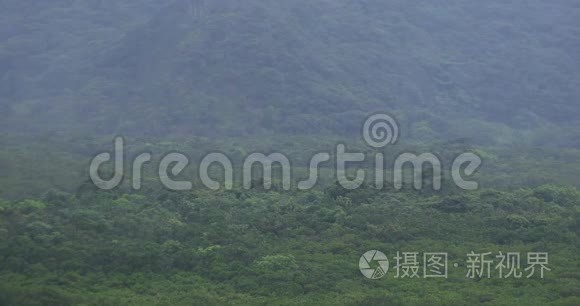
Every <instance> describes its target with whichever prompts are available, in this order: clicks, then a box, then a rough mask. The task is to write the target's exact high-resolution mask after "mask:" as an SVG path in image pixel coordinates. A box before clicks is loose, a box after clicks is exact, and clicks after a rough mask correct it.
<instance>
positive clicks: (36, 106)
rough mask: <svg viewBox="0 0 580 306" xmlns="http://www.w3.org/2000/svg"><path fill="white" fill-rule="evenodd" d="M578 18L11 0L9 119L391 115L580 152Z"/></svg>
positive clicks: (434, 8)
mask: <svg viewBox="0 0 580 306" xmlns="http://www.w3.org/2000/svg"><path fill="white" fill-rule="evenodd" d="M578 20H580V5H579V4H578V3H577V2H575V1H567V0H558V1H549V2H548V1H540V0H534V1H526V2H525V3H522V2H521V1H503V0H502V1H497V0H491V1H447V2H446V3H445V5H441V4H437V3H433V2H432V1H411V2H410V1H378V0H376V1H375V0H367V1H362V0H356V1H353V0H338V1H306V0H296V1H284V2H282V1H257V0H249V1H238V0H214V1H202V0H179V1H168V2H161V1H132V0H131V1H122V3H119V2H117V1H105V0H101V1H98V0H94V1H50V2H48V1H27V3H26V5H25V4H23V3H22V2H21V1H13V0H9V1H6V0H4V1H0V80H1V82H0V110H1V115H0V118H1V122H2V123H1V127H2V130H3V131H18V132H26V133H45V132H47V131H48V132H61V133H62V132H65V133H73V134H80V135H88V134H91V135H108V134H124V135H150V136H161V135H168V134H170V135H184V136H190V135H205V136H208V135H209V136H238V135H259V134H264V133H274V134H337V135H343V134H354V133H356V132H358V130H359V125H360V121H361V120H362V118H363V117H364V116H365V115H366V114H368V113H369V112H372V111H377V110H383V111H389V112H391V113H394V114H396V115H397V116H398V118H399V120H400V121H401V122H402V124H403V126H404V129H403V130H404V133H406V135H405V136H406V137H407V139H417V140H445V139H453V138H459V137H469V138H472V139H474V140H475V141H478V142H483V143H500V144H501V143H511V142H514V141H516V140H518V141H529V142H532V143H534V142H535V143H538V144H546V143H547V144H554V143H555V144H557V145H564V146H580V136H579V135H578V132H574V128H573V127H574V126H577V123H578V122H579V121H580V107H578V104H579V103H580V72H579V70H578V69H577V68H578V67H580V56H579V53H578V51H579V50H580V26H579V23H580V21H578ZM546 131H549V132H546ZM546 135H549V136H546ZM556 136H557V137H556Z"/></svg>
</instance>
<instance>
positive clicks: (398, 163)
mask: <svg viewBox="0 0 580 306" xmlns="http://www.w3.org/2000/svg"><path fill="white" fill-rule="evenodd" d="M399 135H400V133H399V124H398V123H397V121H396V120H395V118H393V117H392V116H390V115H388V114H386V113H376V114H373V115H371V116H369V117H368V118H367V119H366V120H365V122H364V124H363V127H362V137H363V139H364V141H365V142H366V144H367V145H368V146H370V147H372V148H373V149H382V148H385V147H387V146H389V145H394V144H396V143H397V141H398V139H399ZM332 153H334V156H335V160H332V161H331V156H332V155H331V153H328V152H319V153H316V154H314V155H313V156H312V158H311V159H310V163H309V166H308V168H307V169H308V170H309V171H308V172H309V176H308V178H307V179H305V180H302V181H299V182H298V184H297V186H296V187H297V189H298V190H308V189H311V188H313V187H314V186H315V185H316V184H317V182H318V180H319V172H320V167H321V164H323V163H328V162H332V163H333V166H334V167H335V169H334V170H335V174H336V181H337V182H338V183H339V184H340V185H341V186H342V187H344V188H345V189H351V190H352V189H357V188H359V187H360V186H361V185H362V184H363V183H365V180H366V179H367V178H366V172H365V170H364V169H360V168H359V169H356V171H355V175H354V178H349V176H348V175H347V169H352V167H350V168H348V167H347V165H350V164H353V163H357V162H358V163H361V162H366V159H367V156H366V155H365V154H364V153H361V152H347V148H346V145H345V144H337V145H336V148H335V151H334V152H332ZM113 155H114V160H113V164H114V169H113V175H112V177H111V178H109V179H104V178H102V177H101V175H100V173H99V169H100V168H101V167H102V166H103V165H104V164H105V163H107V162H110V161H111V159H112V156H111V154H110V153H100V154H98V155H97V156H95V157H94V158H93V159H92V160H91V163H90V167H89V175H90V178H91V180H92V182H93V183H94V184H95V186H97V187H98V188H100V189H103V190H110V189H114V188H115V187H118V186H119V185H120V184H121V183H122V181H123V178H124V176H125V175H124V169H125V167H124V165H125V154H124V139H123V138H122V137H116V138H115V141H114V152H113ZM151 160H152V156H151V154H150V153H142V154H140V155H138V156H137V157H136V158H134V159H133V161H132V169H131V172H132V173H131V174H132V175H131V179H132V184H131V186H132V188H133V189H135V190H139V189H141V187H142V179H143V174H142V172H143V168H144V167H145V164H147V163H150V162H151ZM189 164H190V161H189V159H188V157H187V156H185V155H184V154H181V153H175V152H172V153H168V154H166V155H165V156H164V157H163V158H162V159H161V160H160V162H159V165H158V166H157V167H156V168H157V169H158V172H157V173H158V175H159V179H160V181H161V183H162V184H163V185H164V186H165V187H166V188H167V189H169V190H172V191H184V190H191V189H193V182H192V181H181V180H176V179H175V177H177V176H178V175H179V174H180V173H182V172H183V171H184V170H185V168H186V167H187V166H188V165H189ZM212 165H221V167H222V169H223V174H224V176H223V179H222V180H221V181H218V180H217V179H215V178H212V177H211V176H210V171H209V170H210V167H211V166H212ZM256 165H259V166H261V167H262V168H261V169H262V173H263V178H262V181H263V187H264V189H267V190H268V189H271V188H272V176H273V171H272V169H273V168H272V166H273V165H279V166H280V169H281V187H282V189H284V190H290V189H291V188H292V182H293V180H292V177H293V168H292V167H291V159H290V158H289V157H288V156H286V155H285V154H283V153H271V154H268V155H266V154H264V153H252V154H250V155H248V156H247V157H246V158H245V159H244V162H243V167H242V169H241V172H242V173H241V174H242V187H243V188H244V189H250V188H252V187H253V176H252V175H253V174H252V171H253V169H254V168H255V166H256ZM481 165H482V159H481V158H480V157H479V156H478V155H477V154H475V153H471V152H465V153H462V154H460V155H459V156H457V157H456V158H455V159H454V160H453V161H452V163H451V167H450V173H451V179H452V180H453V183H454V184H455V185H456V186H457V187H459V188H461V189H463V190H475V189H477V188H478V187H479V184H478V183H477V182H476V181H472V180H468V179H467V178H469V177H470V176H472V175H474V174H475V172H476V171H477V170H478V169H479V168H480V166H481ZM405 166H410V167H412V172H413V174H414V175H413V187H414V188H415V189H417V190H420V189H422V188H423V187H424V179H423V178H424V177H423V171H424V169H426V168H427V167H429V168H430V169H432V184H431V185H430V187H431V188H433V190H436V191H438V190H441V180H442V173H443V162H442V161H441V159H440V158H439V157H437V155H435V154H433V153H423V154H415V153H408V152H407V153H402V154H399V155H398V156H397V158H396V159H395V161H394V163H393V165H392V171H391V172H392V176H393V177H392V182H393V185H394V188H395V189H397V190H400V189H402V188H403V184H404V178H403V173H404V168H405ZM197 168H198V175H199V179H200V181H201V183H202V184H203V186H205V187H206V188H208V189H211V190H219V189H222V188H223V189H226V190H231V189H233V187H234V166H233V163H232V159H230V158H229V157H228V156H227V155H226V154H224V153H221V152H214V153H210V154H207V155H206V156H205V157H203V159H202V160H201V162H200V163H199V165H198V167H197ZM385 168H386V167H385V157H384V154H383V153H375V155H374V179H373V180H374V182H373V183H374V186H375V187H376V188H377V189H382V188H384V187H385V184H386V183H385V178H386V174H385ZM172 177H173V178H172Z"/></svg>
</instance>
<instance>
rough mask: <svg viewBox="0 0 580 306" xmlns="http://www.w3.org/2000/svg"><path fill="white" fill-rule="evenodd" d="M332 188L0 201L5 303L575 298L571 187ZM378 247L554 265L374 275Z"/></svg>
mask: <svg viewBox="0 0 580 306" xmlns="http://www.w3.org/2000/svg"><path fill="white" fill-rule="evenodd" d="M240 192H241V191H240ZM337 193H338V189H337V187H336V186H330V187H328V189H327V190H326V192H325V193H322V192H320V191H316V190H314V191H309V192H304V193H296V194H294V193H286V192H283V193H281V192H271V191H270V192H267V191H260V190H251V191H246V192H244V196H240V195H239V194H238V192H237V191H234V192H208V191H203V190H197V191H194V192H192V193H167V192H153V193H142V194H114V193H104V192H100V191H90V190H87V191H84V192H83V193H80V194H77V195H76V196H71V195H66V194H62V193H49V194H47V195H46V196H45V198H44V199H42V200H25V201H8V202H7V201H2V202H0V203H1V205H0V207H1V208H2V209H1V210H0V238H1V239H0V258H1V259H2V260H0V284H1V285H0V297H1V300H0V303H2V304H7V305H37V304H58V305H68V304H71V305H72V304H86V305H102V304H131V305H133V304H134V305H166V304H192V303H194V304H200V303H201V304H271V303H275V304H285V305H286V304H287V305H296V304H323V305H331V304H337V303H339V304H365V303H379V304H382V303H395V304H398V303H409V301H414V302H413V303H417V304H424V303H427V302H429V303H435V304H457V303H464V302H465V301H469V302H470V303H480V302H482V301H488V302H492V303H499V304H514V303H517V304H519V303H521V302H522V301H528V302H529V303H532V304H533V303H539V302H541V303H554V304H570V303H572V304H574V303H575V301H577V290H576V289H575V288H577V287H578V286H580V278H578V275H580V271H578V256H575V254H576V253H577V251H578V248H579V247H580V245H579V244H578V242H579V241H580V240H579V239H578V235H579V234H580V232H579V231H578V228H579V226H578V224H580V223H579V222H580V221H579V217H580V214H579V213H578V207H580V206H579V205H580V199H579V198H578V197H577V194H578V193H577V190H575V189H573V188H561V187H555V186H551V185H548V186H542V187H538V188H535V189H521V190H518V191H514V192H503V191H497V190H492V189H488V190H482V191H479V192H473V193H465V194H452V195H448V196H446V195H424V194H421V193H418V192H406V191H404V192H393V191H378V190H374V189H371V188H363V189H362V191H359V193H358V194H356V195H355V193H353V191H344V192H341V193H340V194H341V195H338V196H336V194H337ZM363 195H364V196H363ZM359 196H360V197H359ZM350 197H359V198H353V200H350ZM370 249H379V250H384V251H385V252H391V253H392V252H395V251H397V250H398V251H421V252H429V251H446V252H448V253H449V261H450V264H451V263H454V262H458V263H460V264H461V266H462V267H464V266H465V262H464V261H465V258H466V257H465V256H466V254H467V253H469V252H470V251H481V252H484V251H492V250H493V251H496V250H503V251H504V252H507V251H519V252H527V251H533V250H543V251H548V252H549V253H550V259H551V261H550V267H551V268H553V269H552V271H551V272H549V274H547V276H546V278H545V279H544V280H541V279H537V278H535V279H521V280H510V279H503V280H501V279H500V280H495V279H492V280H489V281H487V280H485V281H475V280H467V279H465V273H464V271H463V270H461V269H459V270H452V271H451V272H450V273H451V274H450V276H449V279H448V280H446V281H442V282H435V281H431V280H425V279H420V280H407V279H393V278H392V277H387V278H385V279H382V280H380V281H376V282H370V281H368V280H366V279H364V277H362V276H361V275H360V274H359V272H358V258H359V257H360V256H361V254H362V253H364V252H366V251H367V250H370ZM391 255H393V254H391Z"/></svg>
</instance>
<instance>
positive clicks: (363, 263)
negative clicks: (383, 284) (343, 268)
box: [358, 250, 389, 279]
mask: <svg viewBox="0 0 580 306" xmlns="http://www.w3.org/2000/svg"><path fill="white" fill-rule="evenodd" d="M358 267H359V269H360V272H361V273H362V275H364V276H365V277H366V278H369V279H379V278H381V277H383V276H385V275H386V274H387V271H389V259H388V258H387V255H385V254H384V253H383V252H380V251H377V250H372V251H368V252H366V253H364V254H363V255H362V256H361V257H360V260H359V262H358Z"/></svg>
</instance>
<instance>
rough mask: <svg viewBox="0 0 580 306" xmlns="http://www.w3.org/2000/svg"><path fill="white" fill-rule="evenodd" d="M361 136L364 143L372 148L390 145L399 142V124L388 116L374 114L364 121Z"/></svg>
mask: <svg viewBox="0 0 580 306" xmlns="http://www.w3.org/2000/svg"><path fill="white" fill-rule="evenodd" d="M362 136H363V138H364V140H365V142H366V143H367V144H368V145H369V146H371V147H373V148H377V149H378V148H382V147H385V146H388V145H392V144H395V143H397V140H399V124H398V123H397V120H395V118H393V117H391V116H390V115H388V114H383V113H378V114H374V115H372V116H370V117H368V118H367V120H366V121H365V123H364V125H363V129H362Z"/></svg>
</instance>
